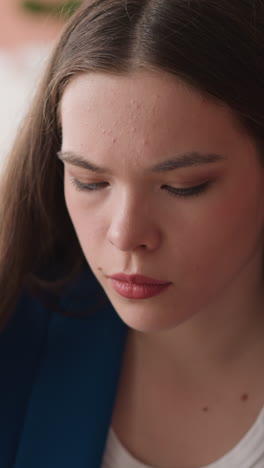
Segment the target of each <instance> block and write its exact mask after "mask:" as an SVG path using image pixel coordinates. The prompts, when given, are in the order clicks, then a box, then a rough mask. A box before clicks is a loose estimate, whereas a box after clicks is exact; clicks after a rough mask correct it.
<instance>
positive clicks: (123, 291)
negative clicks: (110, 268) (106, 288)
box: [110, 277, 172, 300]
mask: <svg viewBox="0 0 264 468" xmlns="http://www.w3.org/2000/svg"><path fill="white" fill-rule="evenodd" d="M110 282H111V286H112V287H113V289H114V290H115V291H116V292H117V293H118V294H119V295H120V296H122V297H125V298H127V299H136V300H140V299H148V298H150V297H154V296H157V295H159V294H161V293H162V292H164V291H165V290H166V289H167V288H168V287H169V286H170V285H171V284H172V283H163V284H162V283H156V284H152V283H135V282H131V281H122V280H120V279H116V278H113V277H111V278H110Z"/></svg>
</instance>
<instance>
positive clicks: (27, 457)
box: [0, 270, 127, 468]
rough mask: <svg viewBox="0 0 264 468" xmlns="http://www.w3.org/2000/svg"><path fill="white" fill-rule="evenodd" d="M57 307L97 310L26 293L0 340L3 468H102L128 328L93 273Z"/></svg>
mask: <svg viewBox="0 0 264 468" xmlns="http://www.w3.org/2000/svg"><path fill="white" fill-rule="evenodd" d="M88 271H89V272H90V270H88ZM102 298H104V301H103V302H102V301H101V303H100V300H101V299H102ZM98 300H99V303H100V307H99V306H98ZM59 301H60V304H59V305H60V307H61V310H67V311H69V310H70V309H71V310H73V311H74V310H77V309H79V310H80V309H82V310H84V309H85V311H87V310H89V309H90V310H91V312H92V311H93V310H96V309H98V310H97V311H96V313H95V314H91V316H88V317H87V316H86V317H81V318H80V317H79V318H76V317H74V316H72V317H71V316H64V315H63V314H61V313H57V312H54V311H52V310H50V308H49V307H47V306H45V305H44V303H43V302H42V301H40V300H39V299H37V298H34V297H33V296H32V295H30V294H29V293H27V292H24V293H23V294H22V296H21V298H20V300H19V302H18V304H17V307H16V310H15V314H14V315H13V317H12V319H11V320H10V322H9V323H8V326H7V327H6V328H5V330H4V331H3V332H2V333H1V335H0V373H1V381H0V467H1V468H99V467H100V466H101V461H102V456H103V452H104V447H105V442H106V438H107V432H108V429H109V425H110V423H111V415H112V410H113V404H114V399H115V394H116V388H117V383H118V377H119V373H120V368H121V363H122V355H123V350H124V344H125V338H126V332H127V327H126V326H125V325H124V323H123V322H122V321H121V319H120V318H119V317H118V315H117V313H116V312H115V310H114V309H113V307H112V305H111V304H110V302H109V301H108V300H107V298H106V296H105V295H104V293H103V290H102V289H101V286H100V285H99V283H98V282H97V280H96V279H95V278H94V276H93V275H92V274H91V272H90V273H89V274H88V272H87V271H86V273H85V274H84V273H83V274H82V275H81V277H80V278H79V279H78V280H77V281H75V282H74V283H72V284H71V286H70V287H67V291H65V293H64V294H62V295H61V297H60V299H59Z"/></svg>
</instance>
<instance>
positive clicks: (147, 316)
mask: <svg viewBox="0 0 264 468" xmlns="http://www.w3.org/2000/svg"><path fill="white" fill-rule="evenodd" d="M115 310H116V312H117V314H118V315H119V317H120V318H121V320H122V321H123V322H124V323H125V324H126V325H127V326H128V327H129V328H131V329H133V330H136V331H139V332H142V333H156V332H159V331H160V332H161V331H166V330H171V329H173V328H176V327H177V326H179V325H180V324H181V323H183V322H184V321H185V319H183V318H181V319H180V318H179V317H178V320H177V318H176V317H175V314H173V316H171V315H170V316H169V315H167V316H164V312H161V311H159V312H153V311H152V312H149V311H146V310H143V311H135V310H132V311H131V313H130V312H129V311H126V312H125V313H124V312H119V310H118V308H115Z"/></svg>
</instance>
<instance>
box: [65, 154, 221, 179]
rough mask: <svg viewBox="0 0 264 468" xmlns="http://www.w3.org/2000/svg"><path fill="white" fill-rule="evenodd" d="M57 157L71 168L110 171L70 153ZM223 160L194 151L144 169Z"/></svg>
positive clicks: (164, 168) (217, 155) (147, 170)
mask: <svg viewBox="0 0 264 468" xmlns="http://www.w3.org/2000/svg"><path fill="white" fill-rule="evenodd" d="M57 155H58V158H59V159H61V160H62V161H64V162H67V163H69V164H71V165H73V166H78V167H81V168H83V169H87V170H89V171H92V172H96V173H97V174H105V173H108V174H110V173H111V171H110V170H109V169H108V168H107V167H99V166H97V165H96V164H94V163H92V162H91V161H89V160H88V159H86V158H84V157H83V156H81V155H78V154H75V153H73V152H72V151H59V152H58V153H57ZM223 160H226V158H225V157H224V156H222V155H220V154H214V153H208V154H204V153H198V152H195V151H194V152H189V153H183V154H180V155H178V156H175V157H172V158H170V159H167V160H166V161H162V162H160V163H157V164H154V166H150V167H148V168H147V169H146V172H153V173H157V172H169V171H174V170H175V169H182V168H186V167H193V166H203V165H206V164H212V163H217V162H219V161H223Z"/></svg>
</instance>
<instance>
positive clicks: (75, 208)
mask: <svg viewBox="0 0 264 468" xmlns="http://www.w3.org/2000/svg"><path fill="white" fill-rule="evenodd" d="M64 191H65V202H66V206H67V209H68V213H69V216H70V218H71V221H72V224H73V226H74V229H75V232H76V235H77V237H78V239H79V242H80V245H81V247H82V250H83V252H84V254H85V255H86V254H88V253H89V252H92V251H94V249H95V247H96V246H97V245H98V246H99V247H100V246H102V240H103V238H104V236H105V232H106V228H105V227H104V226H105V225H106V221H105V220H104V216H102V212H100V213H98V208H97V209H96V208H94V209H93V208H91V207H90V206H89V209H88V206H87V194H85V193H84V194H82V193H80V192H78V191H76V190H75V189H74V188H72V187H71V186H70V183H69V182H68V183H67V182H65V189H64Z"/></svg>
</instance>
